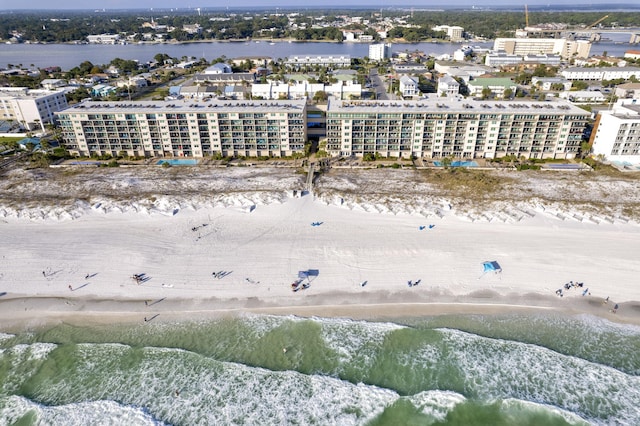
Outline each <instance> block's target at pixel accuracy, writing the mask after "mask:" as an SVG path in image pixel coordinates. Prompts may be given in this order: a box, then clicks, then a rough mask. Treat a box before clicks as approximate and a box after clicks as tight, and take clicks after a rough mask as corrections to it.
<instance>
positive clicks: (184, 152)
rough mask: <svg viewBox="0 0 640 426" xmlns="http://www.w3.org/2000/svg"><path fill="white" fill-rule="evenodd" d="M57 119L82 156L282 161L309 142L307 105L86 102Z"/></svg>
mask: <svg viewBox="0 0 640 426" xmlns="http://www.w3.org/2000/svg"><path fill="white" fill-rule="evenodd" d="M57 115H58V119H59V121H60V125H61V127H62V131H63V137H64V140H65V145H66V147H67V149H68V150H69V151H70V152H71V153H72V154H75V155H83V156H91V155H102V154H110V155H119V154H121V153H126V154H127V155H129V156H141V157H204V156H209V155H213V154H222V155H223V156H254V157H257V156H273V157H282V156H288V155H292V154H293V153H296V152H302V151H303V150H304V144H305V142H306V139H307V137H306V102H305V101H217V100H207V101H194V100H188V101H136V102H96V101H85V102H82V103H79V104H77V105H74V106H72V107H70V108H68V109H66V110H64V111H61V112H59V113H58V114H57Z"/></svg>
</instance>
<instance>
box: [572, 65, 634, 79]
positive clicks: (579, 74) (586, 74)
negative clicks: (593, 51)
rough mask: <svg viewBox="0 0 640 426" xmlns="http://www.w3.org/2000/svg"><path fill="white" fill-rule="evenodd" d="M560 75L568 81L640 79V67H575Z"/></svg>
mask: <svg viewBox="0 0 640 426" xmlns="http://www.w3.org/2000/svg"><path fill="white" fill-rule="evenodd" d="M560 74H561V75H562V76H563V77H564V78H566V79H567V80H592V81H602V80H616V79H619V78H621V79H623V80H629V79H630V78H631V77H632V76H633V77H635V78H637V79H640V68H638V67H602V68H588V67H585V68H582V67H573V68H567V69H564V70H562V71H560Z"/></svg>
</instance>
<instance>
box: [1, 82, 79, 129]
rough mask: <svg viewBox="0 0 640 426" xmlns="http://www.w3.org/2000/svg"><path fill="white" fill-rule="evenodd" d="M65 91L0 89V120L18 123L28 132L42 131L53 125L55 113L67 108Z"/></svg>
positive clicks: (21, 88)
mask: <svg viewBox="0 0 640 426" xmlns="http://www.w3.org/2000/svg"><path fill="white" fill-rule="evenodd" d="M68 106H69V105H68V104H67V98H66V96H65V94H64V90H44V89H35V90H32V89H29V88H26V87H1V88H0V120H1V121H16V122H18V123H20V125H22V127H24V128H25V129H26V130H42V131H44V125H45V124H52V123H53V122H54V120H55V113H56V112H57V111H62V110H63V109H65V108H67V107H68Z"/></svg>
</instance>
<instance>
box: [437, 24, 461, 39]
mask: <svg viewBox="0 0 640 426" xmlns="http://www.w3.org/2000/svg"><path fill="white" fill-rule="evenodd" d="M432 30H433V31H442V32H444V33H447V36H448V37H449V39H450V40H451V41H461V40H464V28H462V27H458V26H451V25H437V26H435V27H433V28H432Z"/></svg>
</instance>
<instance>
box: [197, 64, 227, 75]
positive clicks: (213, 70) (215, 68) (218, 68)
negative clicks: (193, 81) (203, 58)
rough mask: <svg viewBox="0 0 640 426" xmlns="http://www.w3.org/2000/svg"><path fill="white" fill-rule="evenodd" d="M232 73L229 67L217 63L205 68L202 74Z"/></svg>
mask: <svg viewBox="0 0 640 426" xmlns="http://www.w3.org/2000/svg"><path fill="white" fill-rule="evenodd" d="M231 72H233V71H232V70H231V67H230V66H229V65H227V64H225V63H223V62H218V63H216V64H213V65H211V66H210V67H207V68H205V70H204V71H202V74H207V75H212V74H229V73H231Z"/></svg>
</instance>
